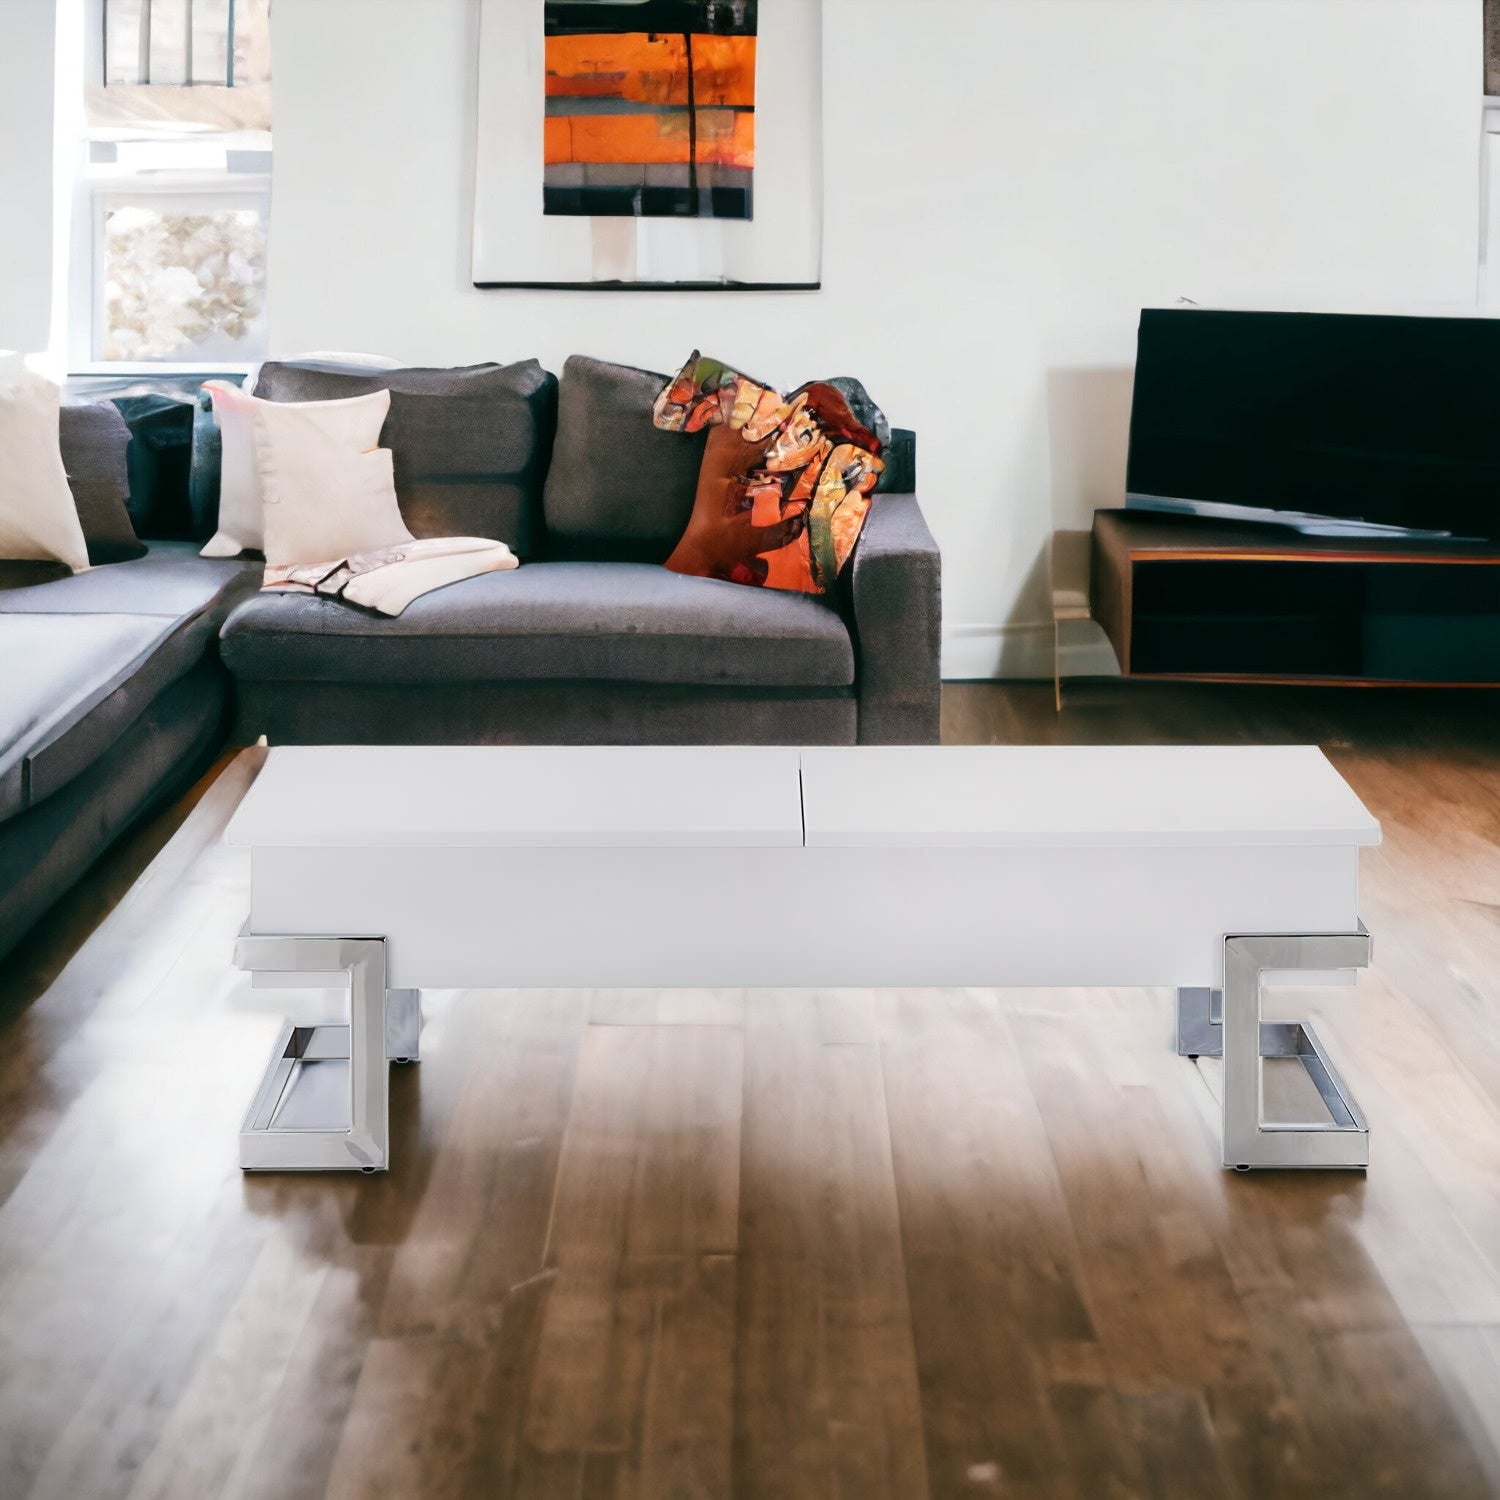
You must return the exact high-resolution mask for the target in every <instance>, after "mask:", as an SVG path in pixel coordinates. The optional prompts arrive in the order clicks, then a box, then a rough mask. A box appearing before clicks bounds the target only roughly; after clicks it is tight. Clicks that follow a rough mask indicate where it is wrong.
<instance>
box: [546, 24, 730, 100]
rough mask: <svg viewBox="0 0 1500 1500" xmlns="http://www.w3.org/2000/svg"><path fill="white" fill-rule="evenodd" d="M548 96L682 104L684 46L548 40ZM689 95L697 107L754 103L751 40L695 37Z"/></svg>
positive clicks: (637, 39)
mask: <svg viewBox="0 0 1500 1500" xmlns="http://www.w3.org/2000/svg"><path fill="white" fill-rule="evenodd" d="M546 66H547V80H546V89H547V95H548V97H549V98H558V97H560V96H566V95H569V94H573V95H577V96H587V97H591V98H611V99H631V100H634V101H635V102H636V103H639V104H686V103H687V47H686V44H685V42H684V39H683V37H682V36H681V34H680V33H666V32H657V33H648V32H623V33H621V34H620V35H617V36H549V37H548V38H547V39H546ZM693 93H694V97H695V99H696V100H697V102H698V103H699V104H700V105H713V104H743V105H750V104H754V103H755V38H754V37H753V36H694V37H693Z"/></svg>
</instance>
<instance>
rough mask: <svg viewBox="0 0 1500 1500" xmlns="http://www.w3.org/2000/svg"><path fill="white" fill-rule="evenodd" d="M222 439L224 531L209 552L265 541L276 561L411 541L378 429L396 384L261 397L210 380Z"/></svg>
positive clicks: (228, 552) (324, 557) (324, 558)
mask: <svg viewBox="0 0 1500 1500" xmlns="http://www.w3.org/2000/svg"><path fill="white" fill-rule="evenodd" d="M209 389H210V391H211V392H212V395H213V401H214V419H215V421H217V422H218V424H219V431H220V434H221V437H222V439H223V456H222V464H221V471H220V472H221V478H220V492H219V530H218V533H217V534H216V535H215V536H214V538H213V540H212V541H210V542H209V543H208V545H207V546H206V547H204V549H203V551H204V555H205V556H208V557H226V556H233V555H234V554H235V553H238V552H241V551H244V550H246V549H259V550H260V551H263V552H264V553H265V556H266V563H267V565H268V566H271V567H284V566H287V565H290V564H295V563H317V562H332V561H336V560H338V559H340V558H344V557H348V556H351V555H352V554H354V553H357V552H369V551H371V550H373V549H374V548H377V547H388V546H391V545H392V544H394V543H397V542H408V541H410V540H411V539H412V535H411V532H410V531H409V530H408V529H407V526H406V523H405V522H404V521H403V520H402V519H401V510H400V507H399V505H398V504H397V502H396V486H395V480H394V477H393V475H392V470H391V455H390V452H389V450H387V449H384V448H381V447H380V446H379V443H380V429H381V427H382V426H383V425H384V423H385V418H386V413H387V412H388V411H389V410H390V404H391V397H390V392H389V391H374V392H371V393H370V394H369V395H365V396H352V397H350V398H348V399H347V400H343V401H301V402H282V401H262V400H260V399H259V398H258V397H255V396H248V395H246V394H245V393H244V392H243V391H241V390H239V389H238V388H236V387H234V386H232V385H228V384H221V383H220V382H217V381H212V382H210V383H209Z"/></svg>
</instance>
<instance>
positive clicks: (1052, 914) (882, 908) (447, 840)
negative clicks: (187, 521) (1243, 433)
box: [228, 746, 1380, 1171]
mask: <svg viewBox="0 0 1500 1500" xmlns="http://www.w3.org/2000/svg"><path fill="white" fill-rule="evenodd" d="M228 837H229V840H230V842H231V843H234V844H240V845H246V846H248V847H249V849H250V866H251V895H250V915H249V919H248V921H247V923H246V925H245V930H244V933H243V934H242V936H241V937H240V939H239V943H238V945H237V952H236V957H237V961H238V962H239V963H240V965H241V966H242V967H244V968H248V969H251V970H254V971H257V972H258V973H259V974H261V975H267V976H268V975H272V974H279V975H281V976H283V978H284V979H285V978H287V977H290V978H296V977H299V976H305V982H307V983H314V984H315V983H324V984H326V983H329V982H330V981H329V980H328V978H327V976H328V975H329V974H331V973H343V974H347V976H348V982H349V990H350V998H349V1017H348V1023H347V1025H344V1024H339V1025H330V1026H316V1027H307V1026H301V1027H299V1026H290V1025H289V1026H288V1027H287V1028H286V1029H285V1031H284V1033H283V1036H282V1038H281V1041H280V1043H279V1045H278V1047H277V1050H276V1053H275V1055H274V1057H273V1060H272V1066H271V1068H270V1070H269V1072H268V1073H267V1075H266V1078H265V1080H264V1082H263V1083H262V1086H261V1088H260V1090H259V1092H258V1094H257V1096H256V1099H255V1101H254V1103H253V1105H252V1107H251V1110H250V1114H249V1116H248V1118H247V1119H246V1122H245V1126H244V1129H243V1131H242V1133H241V1136H240V1161H241V1165H242V1166H244V1167H245V1168H247V1169H259V1170H276V1169H281V1170H304V1171H305V1170H323V1169H331V1168H346V1169H347V1168H357V1169H360V1170H364V1171H378V1170H381V1169H383V1168H385V1167H386V1166H387V1144H388V1130H387V1099H388V1095H387V1077H388V1070H387V1059H388V1058H415V1057H416V1055H417V1048H418V1032H419V1028H420V1000H419V991H420V990H422V989H423V988H447V987H458V986H465V987H467V986H506V987H510V986H520V987H525V986H591V987H592V986H608V987H615V986H642V987H670V986H679V985H680V986H691V987H694V988H713V987H721V986H722V987H732V988H736V989H738V988H745V987H753V986H772V987H775V986H796V987H802V986H839V985H851V986H860V987H872V986H874V987H878V986H886V985H900V986H923V985H966V986H985V987H989V986H996V987H999V986H1028V987H1030V986H1048V985H1070V986H1071V985H1087V986H1135V985H1151V986H1155V985H1162V986H1171V987H1173V988H1175V989H1176V991H1177V996H1178V1050H1179V1051H1181V1052H1183V1053H1184V1054H1186V1055H1192V1056H1198V1055H1205V1056H1207V1055H1222V1056H1223V1059H1224V1086H1223V1153H1224V1163H1225V1165H1226V1166H1233V1167H1242V1168H1243V1167H1363V1166H1365V1165H1366V1164H1367V1163H1368V1161H1369V1137H1368V1129H1367V1127H1366V1124H1365V1121H1364V1118H1363V1116H1362V1115H1361V1114H1360V1112H1359V1109H1358V1106H1357V1105H1356V1104H1355V1102H1354V1100H1353V1098H1352V1097H1351V1096H1350V1094H1349V1091H1348V1089H1347V1088H1346V1087H1345V1086H1344V1084H1343V1083H1342V1081H1341V1080H1340V1079H1339V1077H1338V1075H1337V1073H1336V1072H1335V1071H1334V1069H1333V1067H1332V1065H1331V1064H1330V1063H1329V1062H1328V1059H1327V1058H1326V1056H1325V1055H1324V1053H1323V1051H1322V1049H1321V1048H1320V1046H1319V1044H1318V1042H1317V1039H1316V1038H1315V1037H1314V1035H1313V1033H1312V1031H1311V1030H1310V1029H1309V1028H1308V1027H1307V1026H1305V1025H1301V1024H1298V1023H1281V1022H1263V1021H1262V1020H1261V986H1262V983H1263V981H1264V980H1265V979H1267V978H1269V979H1271V980H1273V981H1274V980H1275V979H1276V978H1277V977H1278V976H1282V975H1285V976H1288V977H1290V976H1293V975H1299V974H1300V975H1317V976H1323V975H1326V974H1327V973H1328V972H1329V971H1335V970H1350V969H1354V968H1358V967H1362V966H1363V965H1364V964H1366V963H1367V962H1368V959H1369V937H1368V935H1367V934H1366V932H1365V930H1364V928H1363V926H1362V925H1361V924H1360V921H1359V913H1358V877H1359V850H1360V848H1361V847H1362V846H1364V845H1367V844H1374V843H1377V842H1378V841H1379V837H1380V829H1379V825H1378V824H1377V823H1376V821H1375V819H1374V818H1373V817H1371V815H1370V814H1369V813H1368V812H1367V811H1366V810H1365V808H1364V807H1363V806H1362V804H1361V803H1360V801H1359V799H1358V798H1357V797H1356V796H1355V795H1354V793H1353V791H1352V790H1351V789H1350V788H1349V787H1348V785H1347V784H1346V783H1345V782H1344V781H1343V779H1342V778H1341V777H1340V776H1339V775H1338V773H1337V772H1336V771H1335V770H1334V769H1333V767H1332V766H1331V765H1330V764H1329V763H1328V761H1327V760H1326V759H1324V757H1323V755H1322V754H1321V753H1320V752H1319V751H1318V750H1317V749H1315V748H1308V747H1301V746H1289V747H1276V748H1242V747H1191V746H1172V747H1082V746H1077V747H1075V746H1069V747H1043V748H1033V747H1021V746H995V747H972V748H971V747H951V748H939V747H920V748H917V747H913V748H897V747H891V748H886V747H874V746H861V747H849V748H828V749H805V750H798V749H792V748H779V747H770V748H752V747H718V746H715V747H701V748H700V747H659V748H657V747H652V748H646V747H640V748H636V747H567V748H532V747H514V748H513V747H490V746H452V747H448V746H443V747H380V746H350V747H344V746H325V747H320V746H305V747H304V746H297V747H285V748H278V749H273V750H272V751H271V752H270V755H269V757H268V759H267V762H266V765H265V767H264V769H263V770H262V771H261V774H260V776H259V778H258V779H257V781H256V782H255V785H254V786H253V787H252V788H251V790H250V792H249V794H248V795H247V797H246V798H245V801H244V803H243V804H242V805H241V807H240V809H239V811H238V813H237V814H236V815H235V818H234V820H233V822H232V823H231V825H230V829H229V834H228ZM788 913H791V914H793V919H792V920H788ZM319 976H321V977H319ZM1272 1056H1277V1057H1285V1058H1296V1059H1298V1060H1300V1062H1301V1064H1302V1066H1303V1068H1305V1070H1306V1073H1307V1076H1308V1077H1309V1078H1310V1079H1311V1081H1312V1082H1313V1084H1314V1085H1315V1086H1316V1089H1317V1093H1318V1096H1319V1097H1320V1099H1321V1101H1322V1106H1323V1108H1322V1110H1321V1111H1320V1113H1321V1115H1322V1116H1323V1117H1322V1118H1318V1119H1315V1120H1296V1121H1287V1120H1272V1119H1267V1118H1265V1117H1264V1114H1263V1107H1262V1088H1261V1081H1262V1071H1263V1070H1262V1059H1263V1058H1265V1057H1272ZM997 1145H998V1143H997Z"/></svg>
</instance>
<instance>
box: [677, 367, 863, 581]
mask: <svg viewBox="0 0 1500 1500" xmlns="http://www.w3.org/2000/svg"><path fill="white" fill-rule="evenodd" d="M653 417H654V420H655V422H656V425H657V426H658V427H660V428H663V429H665V430H666V431H668V432H700V431H702V430H703V429H705V428H709V429H712V430H711V431H710V433H709V439H708V446H707V447H706V448H705V449H704V454H703V465H702V468H701V469H700V470H699V474H698V489H697V493H696V496H695V498H694V503H693V514H692V517H691V519H690V520H689V522H688V526H687V530H686V531H685V532H684V533H683V536H682V540H681V541H680V542H678V544H677V548H676V550H675V551H674V552H673V553H672V555H671V557H669V558H668V559H667V567H669V568H671V569H672V570H673V571H674V572H677V573H691V574H696V575H697V576H699V577H706V578H723V579H727V580H729V581H730V582H733V583H749V584H757V585H761V586H764V587H766V588H773V589H794V590H797V591H799V592H801V593H806V594H822V593H826V592H827V591H828V590H829V589H830V588H832V587H833V581H834V579H835V578H836V577H837V576H838V572H839V569H840V568H842V567H843V565H844V561H845V559H846V558H847V557H848V556H849V553H850V551H851V550H852V548H853V546H854V543H855V540H856V539H857V538H858V536H859V532H860V527H861V526H863V524H864V519H865V514H866V512H867V511H868V510H869V507H870V492H871V491H872V490H873V489H874V488H875V482H876V480H877V479H878V478H879V477H880V474H881V472H882V471H883V470H884V468H885V464H884V462H883V461H882V460H881V459H880V458H878V457H877V456H876V455H877V454H878V453H879V451H880V448H881V446H882V444H881V442H880V439H879V438H877V437H876V435H875V434H874V433H873V432H872V431H870V429H869V428H868V427H866V426H865V425H864V424H862V423H861V422H860V421H859V420H858V419H857V418H856V417H855V415H854V412H853V410H852V409H851V407H850V404H849V401H848V399H847V398H846V397H845V395H844V393H843V392H842V391H841V390H839V389H838V387H837V386H834V385H831V384H829V383H827V382H823V381H817V382H814V383H812V384H809V385H805V386H803V387H802V388H801V389H800V390H798V391H794V392H793V393H792V395H790V396H782V395H780V394H779V393H778V392H776V391H774V390H771V389H770V388H769V387H767V386H764V385H759V384H757V383H756V382H755V381H753V380H751V379H749V378H748V377H747V376H745V375H742V374H740V372H739V371H738V370H734V369H731V368H730V367H729V366H728V365H725V364H723V363H722V362H721V361H719V360H716V359H705V358H703V357H702V356H701V355H699V354H698V352H697V351H696V350H695V351H694V352H693V355H692V357H691V358H690V359H689V360H688V362H687V363H686V364H685V365H684V366H683V367H682V369H681V370H680V371H679V372H678V373H677V375H676V376H674V377H673V379H672V380H671V381H670V383H669V384H668V385H667V387H666V389H665V390H663V391H662V393H661V395H660V396H659V397H657V400H656V405H655V408H654V410H653Z"/></svg>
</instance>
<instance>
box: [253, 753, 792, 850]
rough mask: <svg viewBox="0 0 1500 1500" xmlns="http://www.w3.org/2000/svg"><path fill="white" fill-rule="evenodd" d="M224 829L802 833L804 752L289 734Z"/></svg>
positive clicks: (431, 833) (736, 836)
mask: <svg viewBox="0 0 1500 1500" xmlns="http://www.w3.org/2000/svg"><path fill="white" fill-rule="evenodd" d="M227 837H228V839H229V842H230V843H231V844H249V845H251V846H254V847H257V848H259V847H264V846H267V845H275V846H277V847H279V848H296V847H303V848H309V847H311V848H327V847H330V846H344V847H357V848H389V847H393V846H394V847H409V846H414V845H420V846H437V847H440V848H448V847H455V846H462V845H466V844H480V845H486V846H501V847H504V846H524V847H557V846H563V847H569V846H572V847H577V846H585V847H589V848H606V847H610V846H619V845H625V846H630V847H641V846H648V847H651V846H668V847H673V846H682V845H704V844H707V845H713V846H715V847H722V846H730V847H741V846H747V845H749V846H756V847H765V846H767V845H780V846H786V845H800V844H801V843H802V807H801V800H800V796H799V792H798V778H797V752H796V750H792V749H783V748H781V747H768V748H756V747H742V746H721V745H709V746H681V747H678V746H642V747H636V746H578V745H569V746H550V745H547V746H531V745H394V746H393V745H283V746H278V747H277V748H276V749H274V750H272V751H271V753H270V755H269V756H268V757H267V759H266V765H265V769H264V770H262V771H261V773H260V776H259V777H258V778H257V780H256V782H255V785H254V786H253V787H252V788H251V789H250V794H249V795H248V796H247V797H246V798H245V800H244V802H243V803H242V804H241V806H240V810H239V812H238V813H236V814H235V817H234V820H233V822H231V823H230V825H229V832H228V835H227Z"/></svg>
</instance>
